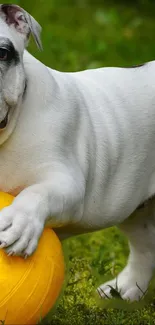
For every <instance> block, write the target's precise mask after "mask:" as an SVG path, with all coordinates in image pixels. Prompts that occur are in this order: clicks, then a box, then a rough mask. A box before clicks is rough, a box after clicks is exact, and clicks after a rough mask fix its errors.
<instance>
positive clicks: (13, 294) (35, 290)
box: [0, 192, 65, 325]
mask: <svg viewBox="0 0 155 325" xmlns="http://www.w3.org/2000/svg"><path fill="white" fill-rule="evenodd" d="M13 199H14V198H13V197H12V196H11V195H9V194H6V193H1V192H0V209H2V208H3V207H5V206H8V205H10V204H11V203H12V201H13ZM64 269H65V267H64V258H63V253H62V247H61V243H60V241H59V239H58V237H57V236H56V234H55V233H54V231H53V230H51V229H48V228H47V229H45V230H44V232H43V234H42V236H41V238H40V241H39V245H38V248H37V250H36V251H35V253H34V254H33V255H32V256H30V257H28V258H27V259H26V260H25V259H23V258H21V257H17V256H7V254H6V253H5V252H4V250H2V249H0V321H4V324H5V325H8V324H14V325H15V324H20V325H22V324H24V325H26V324H37V322H39V320H40V319H41V318H43V317H44V316H45V315H46V314H47V313H48V312H49V310H50V309H51V308H52V307H53V305H54V303H55V302H56V300H57V298H58V296H59V294H60V291H61V288H62V284H63V280H64Z"/></svg>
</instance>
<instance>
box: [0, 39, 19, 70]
mask: <svg viewBox="0 0 155 325" xmlns="http://www.w3.org/2000/svg"><path fill="white" fill-rule="evenodd" d="M19 61H20V58H19V54H18V52H17V50H16V49H15V47H14V45H13V43H12V42H11V41H10V40H9V39H8V38H4V37H0V62H4V63H7V64H9V65H10V64H11V63H14V64H15V65H17V64H18V63H19Z"/></svg>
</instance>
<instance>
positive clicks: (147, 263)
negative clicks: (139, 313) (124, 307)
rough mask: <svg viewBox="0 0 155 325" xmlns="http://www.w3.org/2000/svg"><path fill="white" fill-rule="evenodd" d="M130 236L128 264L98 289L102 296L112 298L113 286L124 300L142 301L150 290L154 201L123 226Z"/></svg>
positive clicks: (153, 260)
mask: <svg viewBox="0 0 155 325" xmlns="http://www.w3.org/2000/svg"><path fill="white" fill-rule="evenodd" d="M120 229H121V230H122V231H123V232H124V233H125V235H126V236H127V237H128V239H129V246H130V255H129V259H128V263H127V266H126V267H125V268H124V269H123V271H122V272H121V273H120V274H119V275H118V276H117V278H116V279H114V280H112V281H109V282H106V283H104V284H103V285H101V286H100V287H99V288H98V292H99V293H100V295H101V296H102V297H103V298H106V297H107V296H108V297H111V287H113V288H115V289H117V290H118V291H119V292H120V295H121V297H122V298H123V299H127V300H131V301H133V300H139V299H140V298H141V297H142V296H143V295H144V294H145V292H146V291H147V288H148V285H149V282H150V280H151V278H152V275H153V271H154V268H155V200H154V199H153V200H152V201H150V202H148V204H147V205H146V206H144V207H142V208H139V209H138V210H136V211H135V213H134V214H133V215H132V216H131V217H130V218H129V219H127V220H126V221H125V222H124V223H123V224H121V225H120Z"/></svg>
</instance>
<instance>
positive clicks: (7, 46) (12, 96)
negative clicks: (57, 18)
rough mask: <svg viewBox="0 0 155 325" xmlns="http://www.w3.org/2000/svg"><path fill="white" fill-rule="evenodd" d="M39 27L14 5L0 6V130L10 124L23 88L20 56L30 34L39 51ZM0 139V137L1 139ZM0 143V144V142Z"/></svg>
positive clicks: (20, 99)
mask: <svg viewBox="0 0 155 325" xmlns="http://www.w3.org/2000/svg"><path fill="white" fill-rule="evenodd" d="M40 31H41V27H40V25H39V24H38V23H37V22H36V21H35V19H34V18H33V17H31V16H30V15H29V14H28V13H27V12H26V11H25V10H24V9H22V8H20V7H19V6H17V5H11V4H2V5H0V131H1V132H2V131H4V130H5V129H6V128H7V125H8V124H9V123H10V120H11V116H12V114H13V112H14V111H15V109H16V107H17V106H19V105H20V103H21V101H22V97H23V94H24V90H25V87H26V76H25V71H24V65H23V53H24V49H25V47H26V46H27V43H28V40H29V36H30V34H32V36H33V38H34V40H35V42H36V44H37V46H38V47H39V48H41V47H42V46H41V41H40ZM0 137H1V136H0ZM0 142H1V141H0Z"/></svg>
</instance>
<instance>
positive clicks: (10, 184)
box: [0, 143, 36, 195]
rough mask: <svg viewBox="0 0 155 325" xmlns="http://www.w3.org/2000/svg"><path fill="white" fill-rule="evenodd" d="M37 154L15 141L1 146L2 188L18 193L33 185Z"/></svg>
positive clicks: (0, 170) (0, 182) (0, 174)
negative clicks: (17, 144)
mask: <svg viewBox="0 0 155 325" xmlns="http://www.w3.org/2000/svg"><path fill="white" fill-rule="evenodd" d="M35 165H36V162H35V154H33V155H32V152H31V151H30V152H29V151H28V150H27V148H24V147H18V146H14V145H13V143H12V144H10V145H8V144H6V145H3V146H2V147H1V148H0V190H1V191H5V192H8V193H11V194H13V195H17V194H18V193H19V192H21V190H22V189H24V188H25V187H27V186H29V185H31V183H32V182H33V181H34V177H33V176H34V174H35V171H36V166H35Z"/></svg>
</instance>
